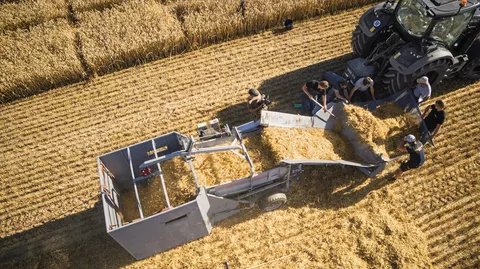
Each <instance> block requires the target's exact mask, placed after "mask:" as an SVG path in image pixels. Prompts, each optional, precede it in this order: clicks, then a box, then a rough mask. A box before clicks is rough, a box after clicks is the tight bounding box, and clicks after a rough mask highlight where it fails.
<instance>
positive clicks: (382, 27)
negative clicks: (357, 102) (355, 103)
mask: <svg viewBox="0 0 480 269" xmlns="http://www.w3.org/2000/svg"><path fill="white" fill-rule="evenodd" d="M479 33H480V1H479V0H468V1H467V0H462V1H457V0H399V1H394V0H387V1H385V2H383V3H380V4H378V5H376V6H374V7H373V8H371V9H370V10H368V11H367V12H365V14H363V15H362V17H361V18H360V21H359V23H358V25H357V27H356V29H355V30H354V32H353V35H352V40H351V44H352V49H353V52H354V53H355V54H356V55H357V56H358V57H359V58H356V59H353V60H351V61H349V62H348V63H347V69H346V70H345V74H344V75H345V77H346V78H347V79H349V80H350V81H353V82H354V81H356V80H357V79H358V78H360V77H365V76H370V77H372V78H373V79H374V80H376V83H380V85H382V86H383V88H384V89H385V91H384V94H387V95H391V94H394V93H397V92H399V91H401V90H403V89H405V88H408V87H411V86H413V85H414V84H415V83H416V80H417V78H420V77H422V76H427V77H428V78H429V81H430V84H431V85H432V86H434V85H437V84H438V83H440V82H441V81H442V79H444V78H447V77H452V76H459V77H461V78H466V79H473V80H477V79H480V39H479Z"/></svg>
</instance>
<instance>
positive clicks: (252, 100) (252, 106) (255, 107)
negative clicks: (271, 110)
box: [247, 89, 267, 120]
mask: <svg viewBox="0 0 480 269" xmlns="http://www.w3.org/2000/svg"><path fill="white" fill-rule="evenodd" d="M248 95H249V96H248V99H247V108H248V111H250V113H252V114H253V115H254V116H255V120H258V119H259V118H260V115H261V114H262V110H263V109H267V106H266V105H265V104H264V103H263V97H262V94H260V92H259V91H258V90H256V89H250V90H248Z"/></svg>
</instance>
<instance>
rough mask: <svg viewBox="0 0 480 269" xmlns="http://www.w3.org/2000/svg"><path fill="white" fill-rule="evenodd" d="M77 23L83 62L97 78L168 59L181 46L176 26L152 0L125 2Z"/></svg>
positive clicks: (84, 16)
mask: <svg viewBox="0 0 480 269" xmlns="http://www.w3.org/2000/svg"><path fill="white" fill-rule="evenodd" d="M78 19H79V34H80V39H81V42H82V49H83V54H84V57H85V60H86V62H87V64H88V67H89V68H90V69H91V70H92V71H94V72H96V73H98V74H104V73H108V72H112V71H115V70H119V69H121V68H125V67H127V66H133V65H136V64H141V63H144V62H147V61H151V60H153V59H158V58H160V57H165V56H169V55H171V54H173V53H175V52H176V51H178V50H181V49H182V48H183V44H184V42H185V38H184V34H183V32H182V29H181V25H180V22H179V21H178V20H177V19H176V18H175V17H174V15H173V14H172V13H171V12H170V11H169V8H167V7H165V6H162V5H161V4H159V3H157V2H156V1H154V0H145V1H142V0H135V1H128V2H126V3H124V4H122V5H117V6H115V7H113V8H111V9H107V10H104V11H98V10H94V11H88V12H84V13H81V14H79V15H78Z"/></svg>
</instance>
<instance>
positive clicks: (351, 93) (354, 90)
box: [348, 87, 358, 101]
mask: <svg viewBox="0 0 480 269" xmlns="http://www.w3.org/2000/svg"><path fill="white" fill-rule="evenodd" d="M357 89H358V88H357V87H353V89H352V92H350V95H349V96H348V101H350V100H352V96H353V94H354V93H355V92H356V91H357Z"/></svg>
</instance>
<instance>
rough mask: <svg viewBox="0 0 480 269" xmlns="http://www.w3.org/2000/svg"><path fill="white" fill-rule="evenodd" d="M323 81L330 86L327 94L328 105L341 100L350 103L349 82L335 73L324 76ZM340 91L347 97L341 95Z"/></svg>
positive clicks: (327, 73)
mask: <svg viewBox="0 0 480 269" xmlns="http://www.w3.org/2000/svg"><path fill="white" fill-rule="evenodd" d="M323 79H324V80H326V81H327V82H328V84H330V88H329V89H328V93H327V104H328V103H330V102H333V101H335V100H341V101H344V102H345V103H348V100H347V98H348V91H347V81H346V80H345V79H344V78H342V77H341V76H339V75H337V74H335V73H333V72H326V73H325V74H323ZM340 89H341V90H342V91H343V94H344V96H345V97H343V96H342V95H341V94H340Z"/></svg>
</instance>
